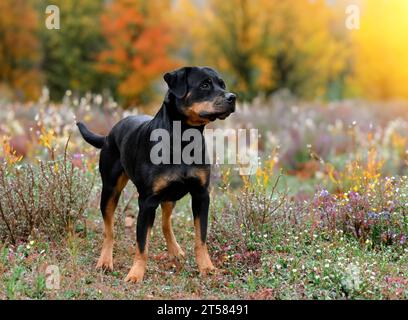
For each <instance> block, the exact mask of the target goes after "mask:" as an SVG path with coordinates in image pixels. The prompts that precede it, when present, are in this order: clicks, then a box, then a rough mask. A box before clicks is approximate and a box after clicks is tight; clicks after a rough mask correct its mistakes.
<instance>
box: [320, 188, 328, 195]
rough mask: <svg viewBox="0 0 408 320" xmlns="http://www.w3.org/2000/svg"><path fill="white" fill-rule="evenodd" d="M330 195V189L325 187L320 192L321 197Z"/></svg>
mask: <svg viewBox="0 0 408 320" xmlns="http://www.w3.org/2000/svg"><path fill="white" fill-rule="evenodd" d="M328 195H329V191H327V190H326V189H323V190H322V191H321V192H320V197H327V196H328Z"/></svg>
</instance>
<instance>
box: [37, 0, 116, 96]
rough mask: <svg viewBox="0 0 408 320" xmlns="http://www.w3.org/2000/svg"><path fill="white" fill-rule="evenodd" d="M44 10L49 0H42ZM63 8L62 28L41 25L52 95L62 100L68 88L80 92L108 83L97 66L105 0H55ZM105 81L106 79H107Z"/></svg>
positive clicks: (61, 12) (100, 88) (46, 70)
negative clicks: (101, 18) (101, 17)
mask: <svg viewBox="0 0 408 320" xmlns="http://www.w3.org/2000/svg"><path fill="white" fill-rule="evenodd" d="M40 1H41V6H40V10H41V11H42V12H45V8H46V6H47V5H48V4H49V3H48V1H44V0H40ZM52 4H54V5H56V6H58V7H59V9H60V29H59V30H58V29H47V28H46V27H45V24H44V23H43V24H42V27H41V28H42V29H41V31H42V37H43V47H44V61H43V68H44V72H45V75H46V79H47V81H46V82H47V85H48V87H49V88H50V92H51V97H52V98H53V99H60V98H61V97H62V96H63V95H64V93H65V92H66V90H68V89H70V90H72V91H73V92H76V93H78V94H83V93H84V92H86V91H100V90H102V89H103V88H104V87H106V86H109V83H107V79H106V78H103V77H102V76H101V74H100V73H99V72H98V70H97V68H96V60H97V57H98V54H99V53H100V52H101V50H102V49H103V48H104V40H103V37H102V33H101V27H100V20H99V16H100V14H101V12H102V9H103V4H104V0H81V1H77V0H55V1H53V2H52ZM105 80H106V81H105Z"/></svg>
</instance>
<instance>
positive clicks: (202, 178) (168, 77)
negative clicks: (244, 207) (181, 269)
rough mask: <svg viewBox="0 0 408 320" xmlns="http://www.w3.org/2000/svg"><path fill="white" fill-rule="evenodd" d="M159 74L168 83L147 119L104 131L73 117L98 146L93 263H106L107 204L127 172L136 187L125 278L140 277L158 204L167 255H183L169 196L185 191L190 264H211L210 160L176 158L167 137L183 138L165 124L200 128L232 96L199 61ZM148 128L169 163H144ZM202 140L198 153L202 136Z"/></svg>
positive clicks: (228, 105)
mask: <svg viewBox="0 0 408 320" xmlns="http://www.w3.org/2000/svg"><path fill="white" fill-rule="evenodd" d="M164 80H165V81H166V83H167V85H168V88H169V90H168V92H167V94H166V97H165V100H164V102H163V104H162V107H161V109H160V110H159V112H158V113H157V114H156V116H154V117H153V118H151V117H148V116H130V117H127V118H125V119H123V120H121V121H119V122H118V123H117V124H116V125H115V126H114V127H113V128H112V130H111V131H110V133H109V134H108V136H106V137H104V136H100V135H96V134H94V133H92V132H90V131H89V130H88V129H87V128H86V127H85V126H84V124H82V123H80V122H79V123H78V124H77V125H78V127H79V130H80V132H81V134H82V136H83V138H84V139H85V141H87V142H88V143H90V144H91V145H93V146H95V147H96V148H101V149H102V150H101V154H100V161H99V171H100V173H101V177H102V183H103V188H102V195H101V211H102V215H103V220H104V241H103V246H102V252H101V255H100V258H99V261H98V263H97V268H103V269H108V270H112V269H113V258H112V249H113V221H114V211H115V208H116V206H117V203H118V200H119V197H120V194H121V192H122V190H123V188H124V187H125V186H126V184H127V182H128V180H129V179H130V180H131V181H132V182H133V183H134V184H135V185H136V188H137V190H138V193H139V215H138V217H137V245H136V255H135V258H134V262H133V266H132V268H131V269H130V271H129V274H128V275H127V277H126V279H125V280H126V281H131V282H138V281H141V280H142V279H143V276H144V273H145V270H146V263H147V251H148V242H149V233H150V230H151V228H152V226H153V222H154V218H155V213H156V209H157V207H158V206H159V205H161V208H162V215H163V216H162V227H163V233H164V237H165V239H166V242H167V248H168V251H169V254H170V256H173V257H177V258H181V257H184V252H183V250H182V249H181V248H180V246H179V245H178V243H177V241H176V239H175V237H174V233H173V230H172V226H171V213H172V209H173V207H174V205H175V202H176V201H177V200H179V199H181V198H182V197H184V196H185V195H186V194H187V193H190V194H191V197H192V211H193V216H194V226H195V233H196V235H195V255H196V261H197V265H198V268H199V270H200V273H202V274H205V273H207V272H208V271H211V270H213V269H214V266H213V264H212V262H211V260H210V256H209V254H208V251H207V246H206V236H207V219H208V207H209V202H210V198H209V193H208V184H209V175H210V165H209V164H206V163H205V162H200V163H192V164H186V162H185V161H183V159H179V158H180V157H179V156H180V155H177V154H173V153H175V150H173V140H174V139H176V138H177V139H178V141H180V143H181V144H182V145H181V149H182V148H183V146H184V145H186V144H187V143H189V142H186V141H181V140H182V139H180V137H175V135H174V133H173V126H174V123H176V122H175V121H178V123H179V125H180V127H181V130H180V131H181V134H182V133H183V132H185V130H188V129H192V128H193V129H196V130H199V133H200V134H201V135H202V133H203V130H204V126H205V125H206V124H208V123H209V122H211V121H214V120H216V119H225V118H226V117H227V116H229V115H230V114H231V113H232V112H234V110H235V100H236V97H235V95H234V94H233V93H230V92H227V91H226V87H225V83H224V81H223V80H222V79H221V78H220V76H219V75H218V73H217V72H216V71H214V70H213V69H211V68H207V67H185V68H181V69H178V70H176V71H173V72H170V73H166V74H165V75H164ZM155 129H164V130H167V131H168V132H169V133H170V146H169V148H170V151H171V152H170V153H171V162H170V164H153V162H152V159H151V155H150V153H151V150H152V148H153V146H155V144H157V143H158V142H157V141H151V140H152V139H151V134H152V132H153V131H154V130H155ZM203 141H204V139H203ZM202 147H203V148H202V151H203V153H205V145H204V142H203V143H202ZM176 158H178V159H176ZM176 160H177V161H176ZM180 160H181V161H180Z"/></svg>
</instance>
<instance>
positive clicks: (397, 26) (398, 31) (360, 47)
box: [348, 0, 408, 99]
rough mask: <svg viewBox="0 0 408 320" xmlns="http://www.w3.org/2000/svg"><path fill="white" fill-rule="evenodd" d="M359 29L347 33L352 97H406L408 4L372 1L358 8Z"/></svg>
mask: <svg viewBox="0 0 408 320" xmlns="http://www.w3.org/2000/svg"><path fill="white" fill-rule="evenodd" d="M360 10H361V12H360V14H361V19H360V20H361V26H360V29H358V30H350V34H351V38H352V44H353V74H352V75H351V76H350V78H349V81H348V84H349V88H350V91H351V93H352V94H353V95H357V96H365V97H367V98H370V99H392V98H408V86H407V83H408V60H407V52H408V19H407V17H408V1H406V0H392V1H383V0H371V1H368V0H366V1H362V4H361V6H360Z"/></svg>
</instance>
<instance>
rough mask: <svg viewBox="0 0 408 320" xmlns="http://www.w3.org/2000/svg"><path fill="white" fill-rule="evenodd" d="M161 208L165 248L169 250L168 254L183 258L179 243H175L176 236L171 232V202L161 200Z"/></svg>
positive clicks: (172, 205) (172, 206)
mask: <svg viewBox="0 0 408 320" xmlns="http://www.w3.org/2000/svg"><path fill="white" fill-rule="evenodd" d="M161 208H162V229H163V234H164V238H165V239H166V243H167V250H168V251H169V255H170V256H171V257H175V258H178V259H180V258H184V257H185V254H184V251H183V250H182V249H181V248H180V246H179V244H178V243H177V240H176V237H175V236H174V233H173V228H172V226H171V213H172V210H173V208H174V204H173V202H163V203H162V204H161Z"/></svg>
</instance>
